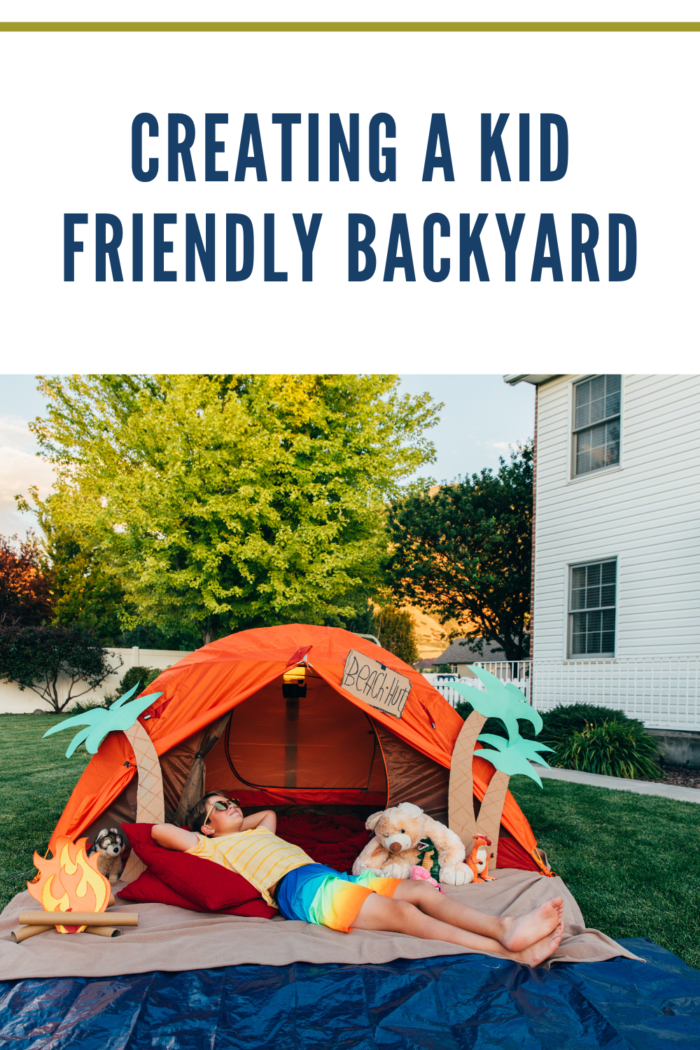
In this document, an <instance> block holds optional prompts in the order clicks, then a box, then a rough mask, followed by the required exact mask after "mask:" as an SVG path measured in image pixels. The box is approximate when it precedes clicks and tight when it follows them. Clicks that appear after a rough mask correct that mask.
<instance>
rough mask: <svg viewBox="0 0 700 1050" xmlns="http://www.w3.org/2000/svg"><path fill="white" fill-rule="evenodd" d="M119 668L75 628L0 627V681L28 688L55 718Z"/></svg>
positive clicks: (96, 645) (87, 634)
mask: <svg viewBox="0 0 700 1050" xmlns="http://www.w3.org/2000/svg"><path fill="white" fill-rule="evenodd" d="M117 661H118V662H117ZM121 665H122V661H121V658H120V657H116V659H115V660H114V662H112V663H110V658H109V655H108V654H107V653H106V652H105V650H104V649H103V648H102V646H101V644H100V643H99V642H98V641H97V639H95V638H94V637H93V636H92V635H91V634H89V633H88V632H87V631H83V630H81V629H80V628H69V627H0V681H3V682H14V683H16V684H17V685H18V686H19V688H20V690H24V689H30V690H31V691H32V692H34V693H36V694H37V696H39V697H41V699H42V700H44V701H45V702H46V703H47V704H48V705H49V707H51V708H52V709H53V710H54V711H55V712H57V713H58V712H60V711H63V710H64V708H65V707H66V706H67V705H68V704H69V703H70V701H71V700H74V699H76V698H77V697H79V696H84V695H85V693H89V692H91V691H92V690H93V689H96V688H97V686H98V685H101V684H102V682H104V680H105V679H106V678H107V677H108V676H109V675H110V674H112V673H113V672H114V671H116V670H117V669H118V668H119V667H121ZM81 683H82V685H83V686H84V688H82V689H79V686H80V684H81ZM76 690H78V691H76ZM64 692H65V694H66V695H65V696H64V695H63V693H64Z"/></svg>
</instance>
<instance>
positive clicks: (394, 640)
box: [368, 605, 418, 664]
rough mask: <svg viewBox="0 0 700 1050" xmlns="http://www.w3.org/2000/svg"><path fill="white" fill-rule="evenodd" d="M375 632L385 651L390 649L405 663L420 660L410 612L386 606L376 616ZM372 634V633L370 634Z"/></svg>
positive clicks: (378, 610)
mask: <svg viewBox="0 0 700 1050" xmlns="http://www.w3.org/2000/svg"><path fill="white" fill-rule="evenodd" d="M374 627H375V630H374V632H371V633H375V634H376V635H377V637H378V638H379V641H380V643H381V645H382V648H383V649H388V650H389V652H390V653H393V654H394V656H398V658H399V660H403V661H404V663H407V664H414V663H415V662H416V660H417V659H418V647H417V645H416V630H415V627H414V625H413V619H412V617H411V614H410V612H408V610H406V609H395V608H393V606H391V605H385V606H383V608H380V609H377V610H376V611H375V614H374ZM368 633H370V632H368Z"/></svg>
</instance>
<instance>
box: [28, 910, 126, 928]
mask: <svg viewBox="0 0 700 1050" xmlns="http://www.w3.org/2000/svg"><path fill="white" fill-rule="evenodd" d="M48 918H51V920H52V925H53V926H138V924H139V916H138V912H129V911H113V912H110V913H109V914H107V912H103V911H102V912H101V911H21V912H20V913H19V923H20V926H45V925H46V920H47V919H48Z"/></svg>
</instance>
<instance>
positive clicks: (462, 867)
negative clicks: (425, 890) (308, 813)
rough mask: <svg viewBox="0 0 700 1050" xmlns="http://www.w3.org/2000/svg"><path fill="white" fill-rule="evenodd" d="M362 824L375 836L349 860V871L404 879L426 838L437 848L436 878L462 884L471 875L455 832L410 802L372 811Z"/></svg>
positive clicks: (451, 884) (450, 884)
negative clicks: (369, 872)
mask: <svg viewBox="0 0 700 1050" xmlns="http://www.w3.org/2000/svg"><path fill="white" fill-rule="evenodd" d="M365 827H366V828H367V829H368V830H369V831H374V834H375V837H374V838H373V839H372V841H371V842H368V843H367V845H366V846H365V848H364V849H363V850H362V853H361V854H360V855H359V857H358V858H357V860H356V861H355V863H354V864H353V866H352V873H353V875H359V874H361V872H363V871H372V872H374V874H375V875H382V876H383V877H384V878H387V879H408V878H410V877H411V868H412V867H413V865H417V864H419V863H420V861H419V860H418V854H419V852H420V845H421V843H423V842H424V840H425V839H426V838H429V839H431V841H432V843H433V845H434V846H435V847H436V848H437V851H438V863H439V865H440V882H443V883H445V885H447V886H464V885H465V884H466V883H468V882H471V881H472V879H473V878H474V872H473V871H472V870H471V868H470V867H469V866H468V865H467V864H465V863H464V859H465V856H466V850H465V848H464V845H463V843H462V841H461V839H460V838H459V836H458V835H456V834H455V833H454V831H450V829H449V828H446V827H445V825H444V824H440V823H439V822H438V821H437V820H433V818H432V817H429V816H428V814H427V813H424V812H423V810H422V809H419V808H418V806H414V805H413V803H412V802H402V803H401V805H399V806H392V807H391V808H390V809H385V810H382V811H381V812H380V813H373V814H372V816H371V817H369V819H368V820H367V822H366V824H365Z"/></svg>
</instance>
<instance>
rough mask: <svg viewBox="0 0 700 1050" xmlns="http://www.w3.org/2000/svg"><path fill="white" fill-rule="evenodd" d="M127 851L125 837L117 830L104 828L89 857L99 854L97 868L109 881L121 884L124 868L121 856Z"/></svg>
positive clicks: (91, 848) (90, 850) (89, 852)
mask: <svg viewBox="0 0 700 1050" xmlns="http://www.w3.org/2000/svg"><path fill="white" fill-rule="evenodd" d="M125 849H126V842H125V841H124V836H123V835H122V834H121V832H120V831H117V829H116V828H102V831H100V832H99V834H98V836H97V838H96V839H95V841H94V842H93V844H92V846H91V847H90V849H89V850H88V857H89V856H91V855H92V854H93V853H97V867H98V869H99V870H100V871H101V872H102V874H103V875H104V876H105V878H107V879H109V881H110V882H111V883H112V884H114V883H115V882H119V876H120V875H121V873H122V869H123V867H124V864H123V862H122V861H121V859H120V858H121V855H122V853H123V852H124V850H125Z"/></svg>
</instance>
